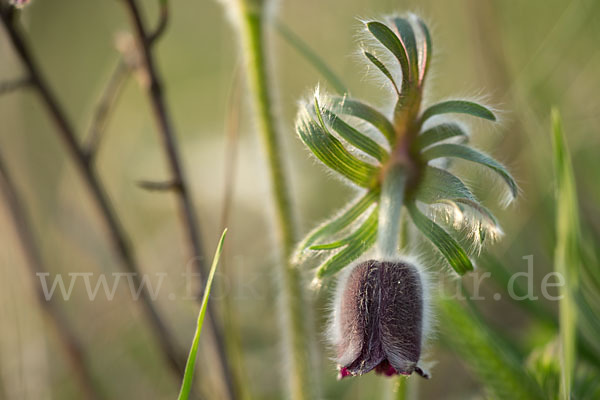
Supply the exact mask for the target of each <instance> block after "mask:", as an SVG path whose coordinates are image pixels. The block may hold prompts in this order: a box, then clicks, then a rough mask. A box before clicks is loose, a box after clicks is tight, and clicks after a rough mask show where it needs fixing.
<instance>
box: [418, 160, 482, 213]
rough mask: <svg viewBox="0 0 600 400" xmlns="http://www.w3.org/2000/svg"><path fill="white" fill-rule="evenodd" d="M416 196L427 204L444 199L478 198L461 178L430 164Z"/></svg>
mask: <svg viewBox="0 0 600 400" xmlns="http://www.w3.org/2000/svg"><path fill="white" fill-rule="evenodd" d="M415 196H416V198H417V200H419V201H422V202H423V203H427V204H433V203H437V202H438V201H440V200H443V199H460V198H462V199H469V200H473V201H475V200H476V199H475V196H473V193H471V191H470V190H469V188H467V187H466V186H465V184H464V183H463V182H462V181H461V180H460V179H459V178H457V177H456V176H455V175H453V174H451V173H450V172H448V171H446V170H444V169H440V168H436V167H432V166H430V165H428V166H426V167H425V171H424V172H423V175H422V177H421V181H420V184H419V186H418V187H417V190H416V192H415Z"/></svg>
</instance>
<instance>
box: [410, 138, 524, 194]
mask: <svg viewBox="0 0 600 400" xmlns="http://www.w3.org/2000/svg"><path fill="white" fill-rule="evenodd" d="M421 155H422V157H423V159H424V160H426V161H431V160H435V159H436V158H444V157H455V158H461V159H463V160H467V161H471V162H474V163H477V164H481V165H484V166H486V167H488V168H490V169H492V170H493V171H495V172H496V173H498V175H500V177H501V178H502V179H503V180H504V182H506V185H507V186H508V188H509V189H510V192H511V194H512V197H513V198H516V197H517V195H518V193H519V188H518V186H517V183H516V182H515V180H514V178H513V177H512V175H511V174H510V173H509V172H508V170H507V169H506V168H505V167H504V166H503V165H502V164H500V163H499V162H498V161H496V160H494V159H493V158H492V157H490V156H488V155H486V154H484V153H482V152H480V151H478V150H475V149H473V148H472V147H467V146H463V145H460V144H454V143H444V144H439V145H437V146H433V147H430V148H428V149H426V150H424V151H423V152H422V153H421Z"/></svg>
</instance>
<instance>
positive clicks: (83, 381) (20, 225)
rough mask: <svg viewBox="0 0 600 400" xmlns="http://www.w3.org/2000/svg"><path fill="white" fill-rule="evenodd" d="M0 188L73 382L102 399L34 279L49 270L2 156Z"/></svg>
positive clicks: (71, 336) (63, 322)
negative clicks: (68, 365) (73, 378)
mask: <svg viewBox="0 0 600 400" xmlns="http://www.w3.org/2000/svg"><path fill="white" fill-rule="evenodd" d="M0 187H1V188H2V191H3V192H4V198H5V200H6V204H7V206H8V209H9V210H10V214H11V217H12V219H13V224H14V226H15V230H16V232H17V234H18V236H19V239H20V241H21V246H22V248H23V253H24V255H25V257H26V261H27V266H28V267H29V273H28V276H29V277H30V278H31V279H32V283H33V285H32V286H33V287H34V288H35V290H36V297H37V299H38V303H39V305H40V308H41V309H42V311H43V312H44V313H45V314H46V316H47V317H48V320H49V321H50V323H51V324H52V326H53V328H54V330H55V331H56V333H57V336H58V339H59V341H60V344H61V345H62V348H63V350H64V352H65V356H66V357H67V359H68V361H69V363H70V365H71V369H72V370H73V374H74V376H75V380H76V381H77V383H78V384H79V386H80V388H81V391H82V393H83V394H84V395H85V398H87V399H99V398H102V397H103V396H101V393H100V391H99V390H98V388H97V387H96V385H95V383H94V379H93V376H92V373H91V371H90V368H89V366H88V363H87V361H86V357H85V355H84V353H83V350H82V349H83V346H82V345H81V342H80V341H79V339H78V338H77V335H76V334H75V331H74V330H73V328H72V327H71V325H70V324H69V322H68V321H67V319H66V318H65V315H64V313H63V310H62V309H61V308H60V306H59V305H58V304H57V303H56V302H55V301H54V299H53V298H51V299H50V300H47V299H46V298H45V297H44V292H43V290H42V287H41V286H40V285H39V282H38V281H37V280H36V277H37V276H38V275H39V274H43V273H46V272H47V271H48V269H47V268H46V266H45V265H44V263H43V261H42V256H41V254H40V251H39V248H38V246H37V244H36V240H35V238H34V235H33V231H32V229H31V224H30V221H29V218H28V216H27V212H26V211H25V206H24V205H23V204H24V203H23V201H22V198H21V196H20V194H19V192H18V190H17V187H16V185H15V184H14V182H13V179H12V177H11V175H10V173H9V171H8V168H7V167H6V165H5V163H4V161H3V159H2V157H0Z"/></svg>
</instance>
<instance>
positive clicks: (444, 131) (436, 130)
mask: <svg viewBox="0 0 600 400" xmlns="http://www.w3.org/2000/svg"><path fill="white" fill-rule="evenodd" d="M457 136H461V137H465V138H466V137H468V135H467V133H466V132H465V131H464V130H463V129H462V128H461V127H460V126H459V125H457V124H453V123H449V124H440V125H436V126H434V127H432V128H429V129H427V130H426V131H423V132H422V133H420V134H419V136H417V138H416V140H415V146H416V148H417V150H419V151H420V150H423V149H424V148H426V147H429V146H431V145H433V144H435V143H438V142H441V141H443V140H446V139H450V138H453V137H457Z"/></svg>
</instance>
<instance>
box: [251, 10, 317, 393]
mask: <svg viewBox="0 0 600 400" xmlns="http://www.w3.org/2000/svg"><path fill="white" fill-rule="evenodd" d="M265 3H267V2H266V1H260V0H259V1H256V0H240V4H239V5H240V15H239V17H240V25H241V27H240V28H241V30H240V36H241V40H242V44H243V47H244V52H245V58H246V63H247V79H248V83H249V88H250V90H251V93H252V96H253V101H254V105H255V107H256V108H255V112H256V122H257V125H258V130H259V132H260V135H261V138H262V145H263V148H264V152H265V155H266V158H267V162H268V167H269V171H270V175H271V176H270V178H271V179H270V181H271V193H272V196H273V203H274V206H275V214H276V227H277V233H278V237H279V243H280V245H281V246H282V254H281V259H280V262H279V264H280V266H281V267H280V268H281V271H280V272H281V287H280V292H281V293H280V296H281V301H282V304H283V310H282V314H283V319H284V321H283V322H284V323H283V332H282V335H283V339H284V343H285V345H286V346H287V348H286V349H285V353H286V356H288V357H289V359H288V360H287V363H286V366H287V368H286V375H287V377H288V379H289V384H290V387H289V390H290V397H291V398H292V399H309V398H312V390H313V388H312V386H311V383H312V380H311V379H310V372H309V371H310V366H309V361H310V360H309V353H310V348H309V340H308V329H307V326H306V312H307V309H306V306H305V304H304V294H303V285H302V280H301V276H300V272H299V271H298V269H297V268H295V267H294V266H293V265H292V264H291V263H290V261H289V260H290V257H291V255H292V253H293V249H294V244H295V241H296V223H295V220H294V217H293V212H292V203H291V200H290V195H289V192H288V187H287V182H288V180H287V174H286V171H285V169H284V163H283V152H282V150H281V146H280V138H281V135H280V132H278V129H277V123H276V120H275V117H274V115H273V108H274V107H273V101H272V92H271V89H270V86H269V71H268V62H267V54H266V53H267V49H266V46H265V26H266V23H265V21H264V18H265V11H264V7H265Z"/></svg>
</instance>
